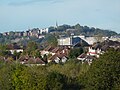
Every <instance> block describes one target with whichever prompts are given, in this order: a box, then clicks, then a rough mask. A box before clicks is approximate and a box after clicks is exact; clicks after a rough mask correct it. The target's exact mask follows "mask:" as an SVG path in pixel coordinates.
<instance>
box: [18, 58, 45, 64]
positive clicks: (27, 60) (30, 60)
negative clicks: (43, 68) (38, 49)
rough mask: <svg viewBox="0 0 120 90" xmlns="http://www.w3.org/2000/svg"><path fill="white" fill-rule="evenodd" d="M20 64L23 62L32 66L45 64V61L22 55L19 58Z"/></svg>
mask: <svg viewBox="0 0 120 90" xmlns="http://www.w3.org/2000/svg"><path fill="white" fill-rule="evenodd" d="M19 61H20V63H21V64H25V65H28V66H33V65H37V66H39V65H45V62H44V61H43V60H41V59H40V58H34V57H29V56H22V57H20V59H19Z"/></svg>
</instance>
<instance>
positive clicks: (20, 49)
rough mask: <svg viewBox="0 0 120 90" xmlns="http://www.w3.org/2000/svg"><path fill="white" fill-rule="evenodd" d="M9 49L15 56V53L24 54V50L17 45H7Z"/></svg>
mask: <svg viewBox="0 0 120 90" xmlns="http://www.w3.org/2000/svg"><path fill="white" fill-rule="evenodd" d="M7 48H8V50H9V51H10V52H11V54H14V52H17V53H19V52H23V49H22V48H21V47H20V46H19V45H17V44H16V43H14V44H9V45H7Z"/></svg>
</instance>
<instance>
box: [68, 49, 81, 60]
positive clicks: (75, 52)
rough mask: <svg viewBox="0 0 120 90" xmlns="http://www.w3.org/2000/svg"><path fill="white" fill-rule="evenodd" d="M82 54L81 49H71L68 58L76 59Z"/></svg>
mask: <svg viewBox="0 0 120 90" xmlns="http://www.w3.org/2000/svg"><path fill="white" fill-rule="evenodd" d="M82 53H83V48H73V49H71V50H70V53H69V57H70V58H76V57H78V56H79V55H80V54H82Z"/></svg>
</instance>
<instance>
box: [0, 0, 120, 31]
mask: <svg viewBox="0 0 120 90" xmlns="http://www.w3.org/2000/svg"><path fill="white" fill-rule="evenodd" d="M0 11H1V13H0V32H8V31H25V30H27V29H29V28H46V27H49V26H54V25H55V23H56V21H57V22H58V24H59V25H62V24H68V25H75V24H77V23H79V24H80V25H82V26H84V25H86V26H89V27H95V28H100V29H107V30H112V31H115V32H117V33H120V18H119V16H120V1H119V0H114V1H113V0H91V2H90V0H21V1H17V0H11V1H9V0H1V1H0Z"/></svg>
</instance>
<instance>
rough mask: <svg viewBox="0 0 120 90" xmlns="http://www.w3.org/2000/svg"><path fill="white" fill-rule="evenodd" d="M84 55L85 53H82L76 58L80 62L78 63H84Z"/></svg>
mask: <svg viewBox="0 0 120 90" xmlns="http://www.w3.org/2000/svg"><path fill="white" fill-rule="evenodd" d="M86 56H87V55H86V54H85V53H82V54H81V55H79V56H78V57H77V59H78V60H80V61H82V63H83V62H84V61H85V59H86Z"/></svg>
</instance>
